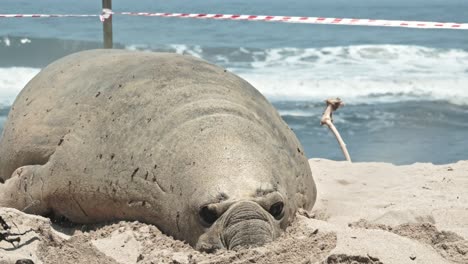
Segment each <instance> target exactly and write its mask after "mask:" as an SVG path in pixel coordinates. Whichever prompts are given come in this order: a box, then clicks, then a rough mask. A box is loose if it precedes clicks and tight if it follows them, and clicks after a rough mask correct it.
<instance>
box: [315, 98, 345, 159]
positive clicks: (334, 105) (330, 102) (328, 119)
mask: <svg viewBox="0 0 468 264" xmlns="http://www.w3.org/2000/svg"><path fill="white" fill-rule="evenodd" d="M325 102H326V103H327V108H326V109H325V112H324V113H323V115H322V119H321V120H320V125H322V126H323V125H327V126H328V128H329V129H330V130H331V131H332V133H333V134H334V135H335V137H336V140H337V141H338V144H340V147H341V150H342V151H343V155H344V156H345V158H346V160H347V161H349V162H351V157H350V156H349V153H348V149H347V148H346V144H345V143H344V141H343V139H342V138H341V136H340V133H339V132H338V130H337V129H336V127H335V125H333V112H334V111H336V110H338V108H340V107H342V106H344V103H343V101H341V99H340V98H334V99H333V98H330V99H327V100H326V101H325Z"/></svg>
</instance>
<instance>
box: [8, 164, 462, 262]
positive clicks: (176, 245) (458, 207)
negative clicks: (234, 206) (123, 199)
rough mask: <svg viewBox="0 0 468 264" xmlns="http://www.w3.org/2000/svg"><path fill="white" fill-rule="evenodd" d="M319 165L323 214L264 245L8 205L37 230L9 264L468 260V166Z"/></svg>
mask: <svg viewBox="0 0 468 264" xmlns="http://www.w3.org/2000/svg"><path fill="white" fill-rule="evenodd" d="M310 165H311V167H312V171H313V175H314V178H315V180H316V182H317V187H318V191H319V193H318V201H317V204H316V206H315V207H314V210H313V211H312V212H310V213H307V212H300V213H298V215H297V220H296V221H295V222H294V223H293V224H292V225H291V226H290V227H289V228H288V229H287V231H286V232H285V233H284V234H283V236H282V237H281V238H280V239H278V240H277V241H275V242H273V243H271V244H268V245H266V246H263V247H259V248H255V249H242V250H239V251H237V252H234V251H218V252H216V253H214V254H205V253H200V252H197V251H195V250H193V249H192V248H191V247H190V246H188V245H187V244H185V243H183V242H181V241H176V240H173V239H172V238H170V237H168V236H165V235H164V234H162V233H161V232H160V231H159V230H158V229H157V228H156V227H154V226H152V225H146V224H143V223H139V222H118V223H109V224H106V225H94V226H63V225H57V224H54V223H51V221H50V220H49V219H47V218H44V217H40V216H33V215H26V214H24V213H22V212H19V211H17V210H15V209H10V208H0V216H2V217H3V218H4V219H5V220H6V221H7V223H8V224H10V225H11V226H12V229H11V232H16V233H21V232H25V231H27V230H30V229H33V231H31V232H29V233H27V234H25V235H23V236H20V238H21V241H20V243H19V244H17V243H15V245H17V247H16V248H15V247H13V245H11V244H10V243H7V242H5V241H2V242H0V264H7V263H8V264H10V263H15V262H16V261H17V260H19V259H30V260H32V261H33V262H34V263H87V264H91V263H148V264H149V263H269V264H271V263H320V264H322V263H327V264H328V263H330V264H331V263H350V264H351V263H353V264H360V263H375V264H376V263H384V264H392V263H395V264H396V263H398V264H402V263H421V264H429V263H463V264H467V263H468V161H460V162H458V163H455V164H449V165H439V166H435V165H432V164H413V165H409V166H394V165H391V164H386V163H353V164H349V163H347V162H336V161H329V160H323V159H313V160H310ZM0 231H1V228H0ZM11 238H14V236H12V237H11Z"/></svg>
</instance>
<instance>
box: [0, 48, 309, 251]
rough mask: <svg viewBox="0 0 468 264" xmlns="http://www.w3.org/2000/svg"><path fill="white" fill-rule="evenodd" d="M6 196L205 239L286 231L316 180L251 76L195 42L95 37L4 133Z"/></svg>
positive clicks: (41, 83)
mask: <svg viewBox="0 0 468 264" xmlns="http://www.w3.org/2000/svg"><path fill="white" fill-rule="evenodd" d="M0 177H1V179H2V182H3V183H2V184H0V205H2V206H5V207H14V208H17V209H20V210H23V211H25V212H28V213H33V214H40V215H49V216H50V215H52V216H62V217H66V218H68V219H69V220H70V221H72V222H75V223H97V222H104V221H113V220H138V221H142V222H146V223H150V224H154V225H156V226H157V227H158V228H160V229H161V231H162V232H164V233H166V234H168V235H171V236H173V237H174V238H176V239H179V240H184V241H186V242H188V243H189V244H190V245H192V246H194V247H195V248H197V249H199V250H202V251H213V250H216V249H219V248H227V249H236V248H238V247H251V246H256V245H262V244H264V243H267V242H269V241H272V240H274V239H275V238H276V237H278V236H279V235H280V233H281V230H284V229H285V228H286V227H287V226H288V224H289V223H290V222H291V221H293V219H294V216H295V213H296V211H297V210H298V209H299V208H304V209H306V210H310V209H311V208H312V206H313V205H314V203H315V199H316V187H315V183H314V180H313V178H312V173H311V170H310V167H309V164H308V161H307V158H306V157H305V155H304V151H303V148H302V146H301V144H300V143H299V141H298V140H297V138H296V136H295V135H294V133H293V132H292V131H291V129H290V128H288V126H287V125H286V123H285V122H284V121H283V120H282V119H281V117H280V116H279V114H278V113H277V111H276V110H275V109H274V107H273V106H272V105H271V104H270V103H269V102H268V101H267V100H266V99H265V98H264V97H263V96H262V95H261V94H260V93H259V92H258V91H257V90H256V89H255V88H254V87H252V86H251V85H250V84H249V83H247V82H246V81H244V80H242V79H241V78H239V77H237V76H235V75H234V74H231V73H229V72H227V71H226V70H224V69H222V68H220V67H217V66H215V65H212V64H209V63H207V62H205V61H203V60H200V59H196V58H193V57H190V56H184V55H176V54H169V53H150V52H134V51H123V50H92V51H85V52H79V53H76V54H72V55H69V56H67V57H65V58H62V59H60V60H58V61H56V62H54V63H52V64H50V65H49V66H47V67H46V68H45V69H43V70H42V71H41V72H40V73H39V74H38V75H37V76H36V77H34V78H33V79H32V80H31V81H30V82H29V83H28V84H27V85H26V87H25V88H24V89H23V91H22V92H21V93H20V94H19V96H18V97H17V99H16V101H15V103H14V105H13V107H12V108H11V112H10V113H9V117H8V120H7V122H6V124H5V129H4V131H3V135H2V138H1V141H0Z"/></svg>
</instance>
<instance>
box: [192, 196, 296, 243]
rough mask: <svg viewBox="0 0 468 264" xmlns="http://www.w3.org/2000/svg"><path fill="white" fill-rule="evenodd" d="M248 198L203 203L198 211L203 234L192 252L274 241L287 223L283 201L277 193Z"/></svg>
mask: <svg viewBox="0 0 468 264" xmlns="http://www.w3.org/2000/svg"><path fill="white" fill-rule="evenodd" d="M257 195H258V196H257V197H255V198H252V199H245V200H239V201H234V202H233V201H221V202H217V203H210V204H205V205H203V206H201V207H200V209H199V212H198V213H199V218H200V222H201V223H202V224H203V225H204V226H205V228H206V232H205V233H204V234H202V235H201V236H200V237H199V239H198V242H197V243H196V249H198V250H200V251H206V252H213V251H215V250H216V249H221V248H226V249H238V248H241V247H255V246H261V245H263V244H265V243H268V242H271V241H273V240H275V239H276V238H277V237H278V236H279V235H280V234H281V230H282V228H285V227H286V226H287V225H288V224H289V219H290V218H291V217H290V212H288V210H287V207H285V203H286V202H287V201H286V199H285V198H284V197H283V195H281V193H280V192H278V191H273V190H271V191H269V192H268V193H264V192H262V194H261V195H260V194H257Z"/></svg>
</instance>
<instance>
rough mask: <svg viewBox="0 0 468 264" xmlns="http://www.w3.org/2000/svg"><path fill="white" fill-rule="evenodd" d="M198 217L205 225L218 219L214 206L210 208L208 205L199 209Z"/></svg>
mask: <svg viewBox="0 0 468 264" xmlns="http://www.w3.org/2000/svg"><path fill="white" fill-rule="evenodd" d="M199 214H200V218H201V220H202V221H203V223H204V224H205V225H207V226H211V225H212V224H213V223H214V222H215V221H216V220H217V219H218V217H219V216H218V212H216V208H212V207H210V206H208V205H206V206H203V207H202V208H201V209H200V212H199Z"/></svg>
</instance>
